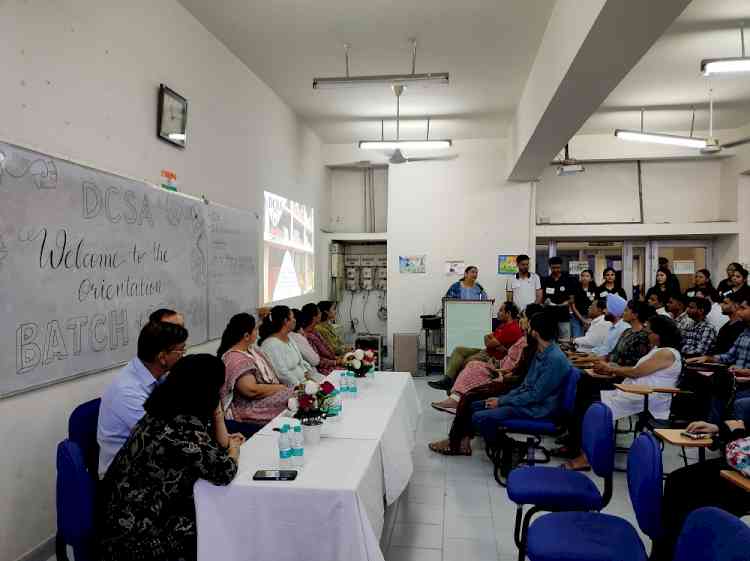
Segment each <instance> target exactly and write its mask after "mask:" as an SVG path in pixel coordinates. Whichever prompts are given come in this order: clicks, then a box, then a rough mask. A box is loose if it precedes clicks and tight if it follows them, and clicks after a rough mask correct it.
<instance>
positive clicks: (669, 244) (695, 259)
mask: <svg viewBox="0 0 750 561" xmlns="http://www.w3.org/2000/svg"><path fill="white" fill-rule="evenodd" d="M652 243H653V249H654V251H653V255H654V256H655V258H654V259H653V263H652V264H651V268H652V275H651V276H650V278H649V279H648V281H649V283H648V284H649V286H653V284H654V282H655V281H654V279H655V277H656V271H657V270H658V268H659V266H660V264H661V263H665V261H664V260H666V265H667V267H668V268H669V270H670V271H672V274H674V275H675V277H677V280H678V281H679V282H680V290H681V291H682V292H685V291H686V290H687V289H688V288H689V287H690V286H692V285H693V278H694V277H695V272H696V271H698V270H700V269H708V264H709V263H711V250H712V245H711V242H710V241H702V240H658V241H655V242H652Z"/></svg>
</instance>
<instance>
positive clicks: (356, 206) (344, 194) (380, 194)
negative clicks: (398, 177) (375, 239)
mask: <svg viewBox="0 0 750 561" xmlns="http://www.w3.org/2000/svg"><path fill="white" fill-rule="evenodd" d="M363 174H364V170H355V169H351V168H350V169H331V170H329V172H328V175H329V178H330V203H329V204H330V207H329V208H330V220H329V222H328V225H327V226H326V227H327V228H328V229H329V230H330V231H331V232H370V231H372V232H385V231H386V223H387V209H388V202H387V199H388V196H387V193H386V189H387V185H388V170H387V168H377V169H375V170H373V175H374V182H373V186H374V203H375V204H374V205H373V204H371V203H370V202H366V201H365V195H364V183H363V181H364V179H363ZM365 205H367V216H368V217H369V216H370V212H371V211H370V207H372V208H374V210H375V229H374V230H373V229H371V227H369V225H367V224H366V220H365Z"/></svg>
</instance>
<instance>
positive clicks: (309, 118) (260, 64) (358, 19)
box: [179, 0, 555, 143]
mask: <svg viewBox="0 0 750 561" xmlns="http://www.w3.org/2000/svg"><path fill="white" fill-rule="evenodd" d="M179 1H180V2H181V3H182V5H183V6H185V8H187V9H188V10H189V11H190V12H191V13H192V14H193V15H194V16H195V17H196V18H197V19H198V20H199V21H200V22H201V23H203V25H204V26H206V28H207V29H208V30H209V31H210V32H211V33H213V34H214V35H215V36H216V37H218V38H219V39H220V40H221V41H222V42H223V43H224V44H225V45H227V47H228V48H229V49H230V50H231V51H232V52H234V53H235V54H236V55H237V56H238V57H239V58H240V59H241V60H242V61H243V62H244V63H245V64H246V65H247V66H248V67H249V68H250V69H251V70H252V71H253V72H255V73H256V74H257V75H258V76H259V77H260V78H261V79H262V80H263V81H264V82H265V83H267V84H268V85H269V86H270V87H271V88H273V90H274V91H276V93H278V94H279V96H281V97H282V98H283V99H284V100H285V101H286V102H287V103H288V104H289V105H290V106H291V107H292V108H293V109H294V110H295V111H296V112H297V114H299V115H300V116H301V117H302V118H303V119H304V120H305V121H306V122H307V123H308V124H310V126H311V127H312V128H313V129H314V130H315V131H316V132H317V134H318V135H319V136H320V137H321V139H322V140H323V141H324V142H327V143H345V142H355V141H357V140H360V139H364V138H373V137H374V138H377V137H379V136H380V120H381V119H383V118H386V119H387V118H390V119H393V115H394V114H395V99H394V97H393V94H392V93H391V92H390V90H389V89H388V88H387V87H380V88H374V89H372V88H365V89H361V88H356V89H354V88H352V89H343V90H324V91H313V89H312V80H313V78H314V77H316V76H341V75H344V73H345V67H344V47H343V45H344V44H345V43H350V44H351V50H350V72H351V74H352V75H363V74H392V73H402V72H410V71H411V46H410V44H409V38H410V37H415V38H416V39H417V41H418V52H417V68H416V71H417V72H450V79H451V83H450V86H448V87H432V88H410V89H407V90H406V91H405V92H404V94H403V96H402V98H401V115H402V118H403V119H404V120H403V121H402V125H401V136H402V138H419V137H421V136H423V135H424V134H425V121H424V118H426V117H427V116H432V118H433V120H432V124H431V131H430V136H431V138H441V137H442V138H483V137H484V138H486V137H500V136H506V133H507V125H508V124H509V123H510V120H511V117H512V114H513V112H514V110H515V107H516V105H517V104H518V100H519V98H520V96H521V91H522V89H523V86H524V84H525V82H526V78H527V76H528V74H529V71H530V69H531V65H532V63H533V61H534V57H535V55H536V52H537V49H538V47H539V44H540V42H541V38H542V35H543V33H544V30H545V28H546V25H547V21H548V19H549V16H550V13H551V10H552V7H553V6H554V3H555V1H554V0H523V1H520V0H462V1H461V2H455V1H452V2H448V1H445V2H442V1H436V0H399V1H396V0H368V1H356V0H355V1H352V0H315V1H309V0H306V1H305V0H270V1H268V0H266V1H259V0H255V1H253V0H212V1H211V2H206V1H205V0H179ZM394 128H395V127H393V123H392V122H391V123H388V122H387V123H386V127H385V134H386V137H388V136H394V135H395V131H394Z"/></svg>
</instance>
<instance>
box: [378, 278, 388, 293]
mask: <svg viewBox="0 0 750 561" xmlns="http://www.w3.org/2000/svg"><path fill="white" fill-rule="evenodd" d="M387 288H388V281H387V280H385V279H377V280H376V281H375V290H387Z"/></svg>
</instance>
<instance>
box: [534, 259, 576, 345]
mask: <svg viewBox="0 0 750 561" xmlns="http://www.w3.org/2000/svg"><path fill="white" fill-rule="evenodd" d="M549 270H550V274H549V276H548V277H544V278H543V279H542V298H543V299H544V305H545V306H546V307H548V308H550V309H552V310H553V313H554V317H555V319H557V329H558V338H559V339H560V340H567V339H570V307H571V305H572V304H573V301H574V299H575V295H576V291H577V290H578V282H577V281H576V280H575V279H574V278H573V277H571V276H570V275H568V274H567V273H563V272H562V259H560V258H559V257H552V258H550V260H549Z"/></svg>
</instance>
